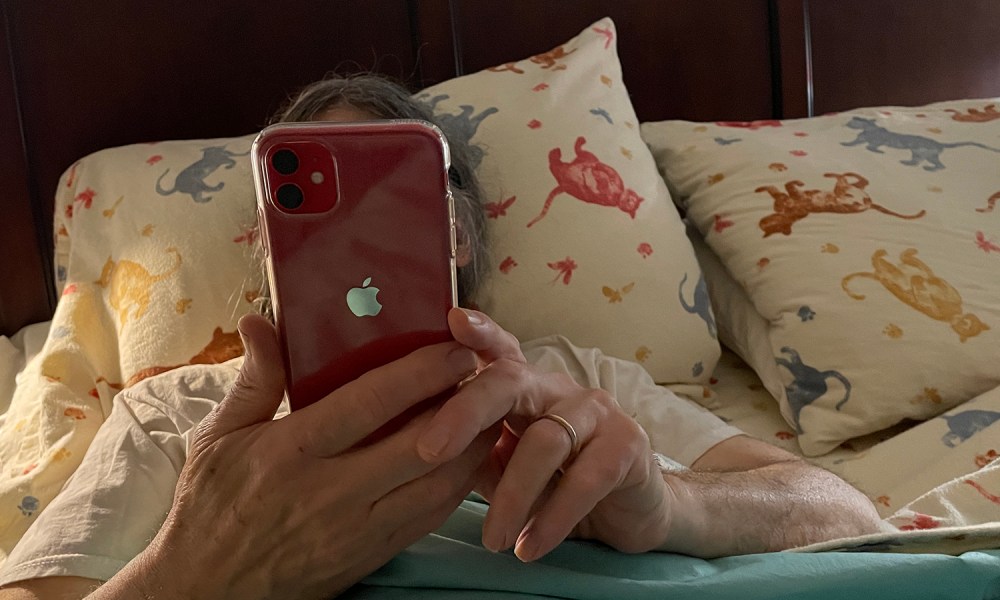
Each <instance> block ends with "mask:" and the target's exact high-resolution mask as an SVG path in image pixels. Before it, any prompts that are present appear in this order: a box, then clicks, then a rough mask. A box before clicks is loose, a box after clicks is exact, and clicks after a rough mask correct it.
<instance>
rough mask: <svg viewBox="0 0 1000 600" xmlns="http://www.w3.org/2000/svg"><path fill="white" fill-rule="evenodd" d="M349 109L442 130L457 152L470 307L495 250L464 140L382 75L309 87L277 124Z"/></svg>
mask: <svg viewBox="0 0 1000 600" xmlns="http://www.w3.org/2000/svg"><path fill="white" fill-rule="evenodd" d="M340 106H347V107H351V108H355V109H358V110H362V111H364V112H367V113H370V114H371V115H372V116H374V117H377V118H380V119H421V120H424V121H427V122H429V123H433V124H434V125H437V126H438V127H439V128H440V129H441V130H442V131H443V132H444V134H445V137H446V138H447V139H448V147H449V149H450V151H451V171H450V173H449V175H450V177H449V179H450V181H451V190H452V195H453V196H454V198H455V219H456V221H457V225H458V234H459V236H460V237H459V239H458V244H459V247H460V248H461V247H463V246H464V247H465V248H467V249H468V252H469V257H470V260H469V263H468V264H467V265H466V266H464V267H460V268H459V269H458V298H459V303H461V304H465V303H467V302H468V300H469V299H470V297H471V296H472V294H473V293H474V292H475V291H476V290H477V289H478V288H479V286H480V285H481V284H482V282H483V279H484V278H485V276H486V273H487V271H488V268H489V267H488V263H489V246H488V236H487V228H486V217H485V215H484V212H483V206H482V203H483V190H482V188H481V187H480V185H479V179H478V178H477V177H476V173H475V171H474V169H473V166H472V165H473V161H472V158H471V149H470V146H469V144H468V143H467V142H466V141H465V140H464V138H463V137H462V136H461V135H457V134H454V133H453V132H449V131H448V129H447V127H445V126H443V125H442V123H441V122H440V121H439V120H438V119H437V118H436V117H435V116H434V113H433V112H432V110H431V108H430V107H429V106H428V105H426V104H425V103H423V102H421V101H420V100H417V99H415V98H414V97H413V96H412V94H410V92H409V91H407V89H406V88H405V87H404V86H403V85H402V84H400V83H397V82H396V81H393V80H392V79H389V78H387V77H385V76H382V75H375V74H367V73H366V74H359V75H350V76H340V75H330V76H327V77H326V78H324V79H321V80H319V81H316V82H314V83H311V84H309V85H307V86H306V87H305V88H303V89H302V90H300V91H299V93H298V94H297V95H296V96H294V97H293V98H290V99H289V101H288V102H287V104H286V105H285V106H284V107H283V108H282V109H281V110H280V111H278V113H277V114H276V115H275V117H274V118H273V119H272V123H276V122H288V121H310V120H312V119H314V118H315V117H316V115H318V114H319V113H322V112H323V111H325V110H328V109H331V108H336V107H340Z"/></svg>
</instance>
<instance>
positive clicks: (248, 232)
mask: <svg viewBox="0 0 1000 600" xmlns="http://www.w3.org/2000/svg"><path fill="white" fill-rule="evenodd" d="M257 233H258V230H257V227H256V226H254V227H247V228H245V229H244V230H243V233H242V234H240V235H238V236H236V237H234V238H233V241H234V242H236V243H237V244H240V243H243V242H246V244H247V246H252V245H253V243H254V242H255V241H256V240H257Z"/></svg>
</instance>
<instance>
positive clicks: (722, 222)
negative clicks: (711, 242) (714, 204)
mask: <svg viewBox="0 0 1000 600" xmlns="http://www.w3.org/2000/svg"><path fill="white" fill-rule="evenodd" d="M712 218H713V219H714V220H715V223H714V224H713V225H712V229H714V230H715V233H722V232H723V231H725V230H726V229H727V228H729V227H732V226H733V225H735V224H736V223H734V222H732V221H730V220H729V219H727V218H725V215H712Z"/></svg>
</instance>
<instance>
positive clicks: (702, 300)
mask: <svg viewBox="0 0 1000 600" xmlns="http://www.w3.org/2000/svg"><path fill="white" fill-rule="evenodd" d="M687 278H688V276H687V273H685V274H684V277H683V278H682V279H681V284H680V285H679V286H677V295H678V296H680V299H681V306H683V307H684V310H686V311H687V312H689V313H691V314H692V315H698V316H699V317H701V320H702V321H705V324H706V325H708V335H710V336H712V337H713V338H716V337H718V331H717V329H716V327H715V317H713V316H712V303H711V301H710V300H709V297H708V286H707V285H705V276H704V275H699V276H698V283H697V284H696V285H695V286H694V304H690V305H689V304H688V303H687V302H686V301H685V300H684V283H685V282H687Z"/></svg>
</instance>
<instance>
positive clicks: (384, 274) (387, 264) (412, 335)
mask: <svg viewBox="0 0 1000 600" xmlns="http://www.w3.org/2000/svg"><path fill="white" fill-rule="evenodd" d="M252 161H253V174H254V181H255V184H256V189H257V209H258V218H259V221H260V231H261V236H262V241H263V244H264V249H265V255H266V261H267V271H268V276H269V283H270V291H271V301H272V306H273V308H274V316H275V321H276V325H277V330H278V337H279V340H280V342H281V344H282V351H283V354H284V360H285V369H286V373H287V377H288V379H287V383H286V386H287V391H288V398H289V402H290V404H291V408H292V410H296V409H299V408H302V407H304V406H306V405H308V404H311V403H312V402H315V401H316V400H319V399H320V398H322V397H323V396H325V395H326V394H328V393H330V392H332V391H333V390H335V389H336V388H338V387H340V386H341V385H343V384H345V383H347V382H349V381H352V380H354V379H356V378H357V377H359V376H360V375H362V374H364V373H365V372H367V371H369V370H371V369H373V368H375V367H378V366H380V365H383V364H385V363H387V362H390V361H393V360H395V359H397V358H401V357H403V356H405V355H406V354H408V353H409V352H411V351H413V350H415V349H417V348H419V347H422V346H425V345H428V344H434V343H437V342H442V341H446V340H450V339H452V336H451V332H450V331H449V329H448V321H447V315H448V311H449V309H451V308H452V307H453V306H455V305H456V302H457V293H456V278H455V213H454V205H453V203H452V199H451V193H450V191H449V187H448V167H449V155H448V145H447V141H446V140H445V137H444V135H443V134H442V133H441V131H440V130H438V129H437V128H436V127H434V126H433V125H431V124H429V123H425V122H423V121H413V120H396V121H370V122H359V123H287V124H279V125H273V126H271V127H268V128H266V129H264V130H263V131H262V132H261V133H260V135H259V136H258V137H257V139H256V140H255V141H254V144H253V151H252Z"/></svg>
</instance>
